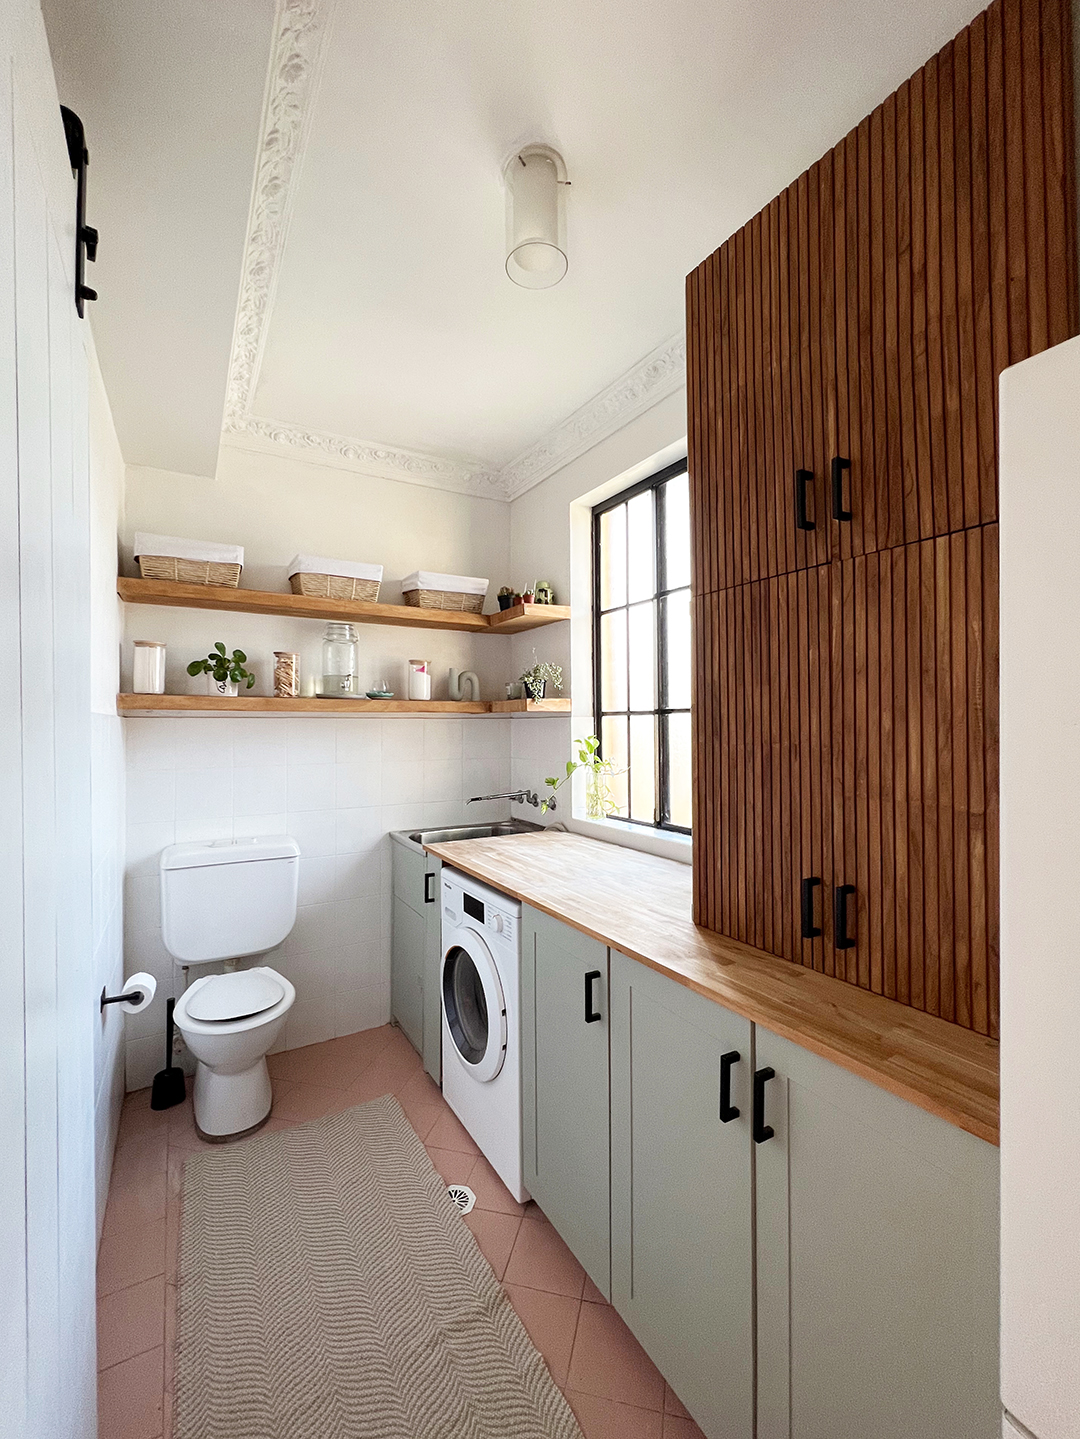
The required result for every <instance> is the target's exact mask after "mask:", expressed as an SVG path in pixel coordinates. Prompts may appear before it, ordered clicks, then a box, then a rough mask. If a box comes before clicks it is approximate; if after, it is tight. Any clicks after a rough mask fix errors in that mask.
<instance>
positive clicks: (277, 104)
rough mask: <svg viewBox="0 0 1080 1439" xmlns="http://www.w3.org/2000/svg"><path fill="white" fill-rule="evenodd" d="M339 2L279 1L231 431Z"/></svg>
mask: <svg viewBox="0 0 1080 1439" xmlns="http://www.w3.org/2000/svg"><path fill="white" fill-rule="evenodd" d="M335 3H336V0H278V9H277V15H276V17H275V22H274V41H273V47H272V49H271V53H270V68H269V71H268V73H267V78H266V93H265V96H264V98H263V116H262V128H261V131H260V139H259V153H258V159H257V161H256V166H255V183H254V185H253V187H252V194H251V208H250V211H249V213H248V228H247V240H246V243H245V246H244V259H243V268H242V272H241V277H240V296H239V299H238V302H237V307H236V325H235V329H234V331H233V347H232V357H231V359H230V363H229V383H228V389H227V391H226V396H225V429H226V430H227V431H230V430H238V429H243V428H244V424H245V421H246V420H247V419H248V416H249V415H250V410H251V401H252V397H253V395H254V393H255V385H256V382H257V380H258V376H259V366H260V364H261V362H262V353H263V347H264V345H265V343H266V332H267V328H268V321H269V318H270V311H271V309H272V307H273V301H274V290H275V287H276V284H277V275H278V265H279V262H280V259H281V255H282V251H283V250H284V248H285V237H286V234H287V233H288V228H289V214H290V211H291V201H292V191H293V179H294V176H295V173H296V171H297V168H298V165H299V160H300V156H301V154H302V152H303V147H304V141H305V138H306V135H307V128H308V116H309V115H310V112H311V102H312V99H313V97H314V94H315V90H316V88H317V80H318V75H319V71H320V67H321V61H322V55H323V48H324V41H325V39H326V36H327V34H328V33H329V30H330V21H331V18H332V16H333V12H334V6H335Z"/></svg>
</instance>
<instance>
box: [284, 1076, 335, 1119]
mask: <svg viewBox="0 0 1080 1439" xmlns="http://www.w3.org/2000/svg"><path fill="white" fill-rule="evenodd" d="M349 1105H350V1100H349V1098H348V1096H347V1093H346V1091H345V1090H344V1089H332V1088H330V1087H329V1086H328V1085H325V1084H281V1085H279V1086H278V1088H277V1089H275V1091H274V1108H273V1115H274V1118H275V1119H284V1120H286V1121H287V1122H288V1123H290V1124H302V1123H303V1122H304V1121H305V1120H307V1119H321V1118H322V1117H323V1115H325V1114H336V1113H338V1111H339V1110H342V1109H348V1108H349Z"/></svg>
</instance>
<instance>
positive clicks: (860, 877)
mask: <svg viewBox="0 0 1080 1439" xmlns="http://www.w3.org/2000/svg"><path fill="white" fill-rule="evenodd" d="M1070 26H1071V21H1070V15H1069V7H1068V4H1067V0H996V3H995V4H993V5H992V6H991V7H990V8H989V9H988V10H986V11H985V12H983V13H982V14H981V15H979V16H977V17H976V19H975V20H974V21H973V22H972V23H971V25H969V26H968V27H967V28H966V29H965V30H964V31H962V32H961V33H960V34H959V35H958V36H957V37H956V38H955V40H953V41H951V42H950V44H948V45H947V46H946V47H945V48H944V49H943V50H942V51H941V52H940V53H939V54H938V55H936V56H935V57H934V58H933V59H932V60H930V61H929V62H928V63H927V64H926V65H925V66H924V67H923V68H922V69H921V70H920V71H918V72H917V73H916V74H915V75H913V76H912V77H911V79H910V80H908V81H907V82H906V83H905V84H904V85H902V86H901V87H900V89H899V90H898V91H897V92H896V93H895V94H894V95H891V96H890V97H889V98H888V99H887V100H886V101H885V102H884V103H883V104H882V105H880V106H879V107H878V108H877V109H876V110H875V111H874V112H873V114H871V115H869V116H868V117H867V118H866V119H865V120H863V121H862V123H861V124H860V125H858V126H857V127H856V128H855V129H854V130H853V131H852V132H851V133H850V134H849V135H847V136H846V137H845V138H844V139H843V140H842V141H841V142H840V143H839V144H838V145H836V146H835V147H834V148H833V149H832V150H831V151H830V152H829V153H828V154H826V155H825V156H824V157H823V158H822V159H821V160H820V161H818V163H817V164H816V165H814V166H812V167H811V168H810V170H808V171H807V172H806V173H805V174H803V175H801V176H800V177H799V178H798V179H797V180H796V181H795V182H794V183H793V184H792V185H790V186H789V187H788V189H787V190H786V191H784V193H783V194H782V195H779V196H778V197H777V198H776V199H775V200H773V201H772V202H771V203H770V204H769V205H767V206H766V207H765V209H764V210H762V211H761V212H760V213H759V214H758V215H756V216H755V217H754V218H753V219H752V220H751V221H750V222H749V223H748V224H747V225H746V226H744V228H743V229H742V230H740V231H738V232H737V233H736V234H735V235H733V236H732V237H731V238H730V239H729V240H728V241H727V242H726V243H725V244H724V245H722V246H721V248H720V249H719V250H717V251H716V253H715V254H713V255H711V256H709V258H708V259H707V260H705V261H704V263H703V264H702V265H700V266H699V267H698V269H697V270H695V271H694V272H693V273H692V274H691V275H690V276H689V278H688V281H687V336H688V367H687V384H688V411H689V433H690V441H689V465H690V476H691V504H692V517H693V545H694V551H693V553H694V619H695V684H696V690H695V717H694V746H695V819H694V844H695V855H694V859H695V919H696V920H697V922H698V923H699V924H703V925H705V926H706V927H708V928H711V929H714V930H717V931H719V932H720V933H722V934H726V935H730V936H732V937H734V938H736V939H740V940H743V941H745V942H746V943H749V944H752V945H755V946H756V947H758V948H760V949H764V950H767V951H768V952H770V953H772V954H776V955H780V956H782V957H783V958H785V959H788V960H792V961H794V962H796V963H800V964H806V965H811V966H813V967H814V968H816V969H819V970H823V971H824V972H826V973H828V974H834V975H837V976H838V977H840V978H842V979H846V980H848V981H850V982H851V983H853V984H858V985H861V986H862V987H864V988H868V989H872V990H874V991H876V992H878V993H883V994H885V995H888V996H889V997H891V998H895V999H897V1000H900V1001H901V1002H903V1003H906V1004H910V1005H913V1006H914V1007H916V1008H918V1009H923V1010H926V1011H928V1012H930V1013H933V1014H938V1015H941V1016H942V1017H943V1018H946V1019H949V1020H952V1021H954V1022H956V1023H958V1024H962V1025H965V1026H967V1027H969V1028H971V1029H974V1030H977V1031H978V1032H980V1033H984V1034H991V1035H993V1034H996V1029H997V979H996V971H997V937H996V915H997V784H996V780H997V774H996V754H997V691H996V683H997V525H996V520H997V447H996V424H997V378H998V375H999V374H1000V372H1001V371H1002V369H1004V368H1005V367H1006V366H1007V365H1010V364H1013V363H1015V362H1017V361H1019V360H1021V359H1024V358H1026V357H1027V356H1028V355H1031V354H1034V353H1036V352H1038V351H1039V350H1042V349H1045V348H1046V347H1047V346H1048V345H1052V344H1057V343H1059V342H1060V341H1062V340H1064V339H1066V338H1068V337H1069V336H1070V335H1072V334H1074V333H1076V330H1077V265H1076V249H1075V218H1074V217H1075V182H1074V169H1073V166H1074V157H1073V128H1072V125H1073V121H1072V93H1071V75H1072V57H1071V43H1070V34H1071V29H1070ZM804 882H809V883H804Z"/></svg>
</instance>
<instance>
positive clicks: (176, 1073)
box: [150, 999, 187, 1109]
mask: <svg viewBox="0 0 1080 1439" xmlns="http://www.w3.org/2000/svg"><path fill="white" fill-rule="evenodd" d="M175 1004H176V1001H175V1000H174V999H170V1000H169V1001H168V1002H167V1003H166V1005H165V1068H164V1069H159V1070H158V1072H157V1074H155V1075H154V1087H153V1089H151V1091H150V1108H151V1109H171V1108H172V1107H173V1105H174V1104H183V1102H184V1100H185V1099H186V1098H187V1086H186V1085H185V1083H184V1071H183V1070H182V1069H180V1068H178V1067H177V1066H176V1065H175V1064H173V1062H172V1061H173V1008H174V1006H175Z"/></svg>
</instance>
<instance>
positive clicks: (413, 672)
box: [409, 660, 431, 700]
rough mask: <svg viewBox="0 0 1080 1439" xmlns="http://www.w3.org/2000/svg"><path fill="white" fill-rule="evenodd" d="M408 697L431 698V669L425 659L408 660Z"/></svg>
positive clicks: (414, 698) (413, 698)
mask: <svg viewBox="0 0 1080 1439" xmlns="http://www.w3.org/2000/svg"><path fill="white" fill-rule="evenodd" d="M409 698H410V699H411V700H429V699H430V698H431V671H430V669H429V668H428V661H427V660H410V661H409Z"/></svg>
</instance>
